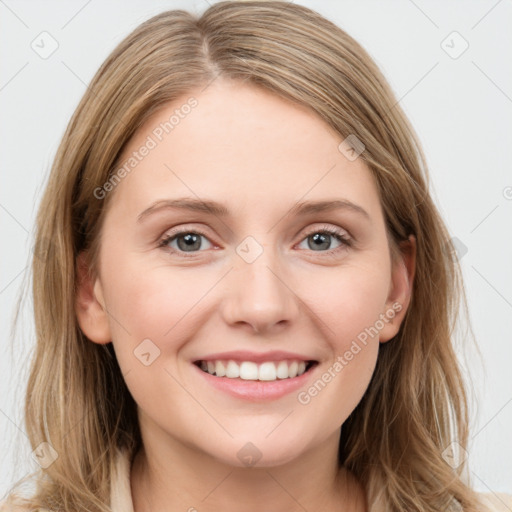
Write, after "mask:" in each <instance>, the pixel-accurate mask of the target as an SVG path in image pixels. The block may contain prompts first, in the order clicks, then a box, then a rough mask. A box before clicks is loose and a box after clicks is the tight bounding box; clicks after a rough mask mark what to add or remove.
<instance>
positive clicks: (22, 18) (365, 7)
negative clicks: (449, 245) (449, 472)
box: [0, 0, 512, 499]
mask: <svg viewBox="0 0 512 512" xmlns="http://www.w3.org/2000/svg"><path fill="white" fill-rule="evenodd" d="M296 3H300V4H303V5H306V6H308V7H312V8H313V9H315V10H317V11H319V12H320V13H321V14H323V15H325V16H326V17H328V18H329V19H331V20H332V21H334V22H335V23H336V24H338V25H340V26H341V27H342V28H343V29H345V30H346V31H347V32H348V33H349V34H351V35H352V36H353V37H355V38H356V39H357V40H358V41H359V42H360V43H362V45H363V46H364V47H365V48H366V49H367V50H368V51H369V53H370V54H371V55H372V56H373V57H374V59H375V60H376V61H377V63H378V65H379V66H380V67H381V69H382V70H383V71H384V74H385V75H386V77H387V78H388V80H389V81H390V83H391V85H392V87H393V89H394V91H395V92H396V95H397V98H399V99H400V104H401V105H402V107H403V108H404V109H405V111H406V113H407V114H408V116H409V117H410V119H411V121H412V123H413V126H414V127H415V129H416V130H417V132H418V134H419V137H420V140H421V142H422V144H423V147H424V150H425V153H426V156H427V159H428V163H429V166H430V170H431V176H432V193H433V196H434V199H435V201H436V203H437V204H438V206H439V208H440V210H441V213H442V215H443V216H444V218H445V220H446V223H447V225H448V227H449V229H450V233H451V234H452V236H454V237H456V238H457V239H458V240H459V241H460V242H458V243H459V247H460V248H461V252H460V256H461V259H460V260H461V264H462V268H463V271H464V277H465V282H466V289H467V293H468V299H469V306H470V317H471V321H472V325H473V328H474V332H475V335H476V337H477V341H478V343H479V346H480V349H481V353H482V356H483V361H480V360H479V358H478V357H477V354H476V352H475V351H474V350H471V346H469V347H467V348H463V347H462V345H461V346H458V349H457V350H458V353H459V355H460V358H461V362H462V364H463V365H464V368H465V372H466V374H467V376H468V380H469V381H470V382H471V383H472V387H473V393H474V400H473V402H472V403H471V407H472V409H471V411H472V418H473V421H472V424H471V444H470V447H469V453H468V456H469V466H470V470H471V472H470V474H471V478H472V481H473V484H474V486H475V488H476V489H477V490H480V491H486V492H489V491H491V490H493V491H502V492H509V493H512V436H511V435H510V433H511V432H512V371H511V368H510V366H511V363H512V337H511V332H512V241H511V234H512V229H511V228H512V171H511V164H512V155H511V146H512V145H511V140H512V137H511V135H512V99H511V98H512V70H511V62H512V31H511V30H510V27H511V26H512V4H511V2H510V1H507V0H505V1H503V0H500V1H496V0H490V1H478V2H475V1H473V2H470V1H468V2H458V1H446V0H442V1H441V0H438V1H429V2H427V1H426V0H422V1H420V0H416V1H412V0H400V1H399V0H397V1H385V2H382V1H369V0H355V1H345V0H344V1H337V2H335V1H322V2H320V1H302V0H301V1H299V0H297V2H296ZM206 7H208V4H207V3H206V1H205V0H196V1H190V2H185V1H181V2H172V1H167V2H166V1H153V2H151V3H150V5H148V3H147V2H143V1H134V0H131V1H109V2H100V1H99V0H89V1H59V2H56V1H46V2H35V1H20V0H18V1H14V0H0V38H1V39H0V40H1V44H0V116H1V117H0V119H1V123H0V130H1V131H0V159H1V166H0V168H1V171H2V185H1V188H0V219H1V223H0V237H1V241H2V263H1V266H0V301H1V311H2V317H1V321H2V324H1V325H2V338H1V344H0V350H1V352H0V354H1V357H0V390H1V394H0V432H2V434H3V435H2V436H1V437H0V454H1V456H0V460H1V465H0V499H1V496H2V495H3V494H4V493H5V492H6V491H7V489H8V488H9V487H10V486H11V485H12V483H13V482H14V480H15V479H18V478H20V477H22V476H23V475H25V474H26V473H27V472H28V471H29V470H31V469H34V468H35V467H36V463H35V462H33V461H32V459H31V457H30V452H31V451H30V448H29V444H28V440H27V438H26V435H25V433H24V424H23V416H22V413H23V411H22V399H23V392H24V389H25V385H26V379H27V365H26V363H25V358H26V357H27V356H28V355H30V352H31V350H32V347H33V343H34V340H33V327H32V319H31V314H32V310H31V307H32V306H31V301H30V298H29V301H28V303H27V307H26V308H25V312H24V314H23V318H22V321H21V322H20V324H21V330H20V331H19V332H18V333H17V335H16V337H15V338H14V340H13V341H12V352H11V340H10V336H9V333H10V324H11V322H12V315H13V311H14V305H15V302H16V299H17V296H18V293H19V291H20V286H21V284H22V282H23V279H26V278H27V277H28V276H27V268H28V267H27V265H28V264H29V257H30V256H31V246H32V243H33V238H32V234H33V223H34V217H35V213H36V209H37V205H38V202H39V199H40V196H41V192H42V187H43V184H44V180H45V178H46V176H47V173H48V170H49V166H50V164H51V161H52V159H53V157H54V155H55V151H56V148H57V145H58V143H59V140H60V137H61V136H62V134H63V132H64V129H65V126H66V124H67V122H68V120H69V117H70V116H71V114H72V112H73V110H74V108H75V107H76V105H77V103H78V101H79V99H80V97H81V96H82V94H83V93H84V91H85V89H86V87H87V84H88V82H89V81H90V79H91V78H92V76H93V74H94V72H95V71H96V70H97V68H98V67H99V66H100V64H101V63H102V61H103V60H104V59H105V58H106V57H107V55H108V54H109V53H110V51H111V50H112V49H113V47H114V46H115V45H116V44H117V43H118V42H119V41H120V40H121V39H122V38H123V37H124V36H125V35H127V34H128V33H129V32H130V31H132V30H133V29H134V28H135V27H136V26H137V25H138V24H139V23H141V22H142V21H144V20H146V19H147V18H149V17H151V16H152V15H154V14H157V13H159V12H161V11H163V10H167V9H174V8H183V9H187V10H192V11H195V12H203V11H204V10H205V8H206ZM45 31H46V32H48V33H49V34H50V35H51V38H53V39H55V40H56V41H57V43H58V48H57V49H56V51H55V52H54V53H53V54H51V55H50V56H47V58H41V56H40V55H39V54H38V53H37V52H36V51H34V49H33V48H32V47H31V45H32V46H34V47H37V46H36V45H39V48H40V49H39V50H38V51H39V52H42V51H45V50H46V51H48V50H49V49H51V44H52V43H51V38H50V37H49V36H47V35H40V34H41V33H42V32H45ZM454 31H456V32H457V33H458V34H459V35H457V34H453V32H454ZM42 38H45V39H42ZM443 41H444V42H443ZM464 41H466V42H467V44H469V47H468V48H467V50H466V51H465V52H464V53H462V54H461V55H460V56H459V55H458V54H459V53H460V51H461V50H462V49H463V48H464V46H465V45H466V43H465V42H464ZM43 46H44V48H43ZM450 54H451V55H450ZM44 56H45V57H46V55H44ZM454 57H457V58H454ZM465 251H467V252H465Z"/></svg>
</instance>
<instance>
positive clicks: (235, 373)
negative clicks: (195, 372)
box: [208, 361, 240, 379]
mask: <svg viewBox="0 0 512 512" xmlns="http://www.w3.org/2000/svg"><path fill="white" fill-rule="evenodd" d="M208 373H211V372H208ZM226 377H228V378H230V379H237V378H238V377H240V367H239V366H238V365H237V364H236V363H235V361H228V366H227V368H226Z"/></svg>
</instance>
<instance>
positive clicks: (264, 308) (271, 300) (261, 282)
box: [221, 249, 299, 334]
mask: <svg viewBox="0 0 512 512" xmlns="http://www.w3.org/2000/svg"><path fill="white" fill-rule="evenodd" d="M270 252H271V251H270V250H269V249H267V250H265V251H264V252H263V254H262V255H261V256H260V257H259V258H258V259H257V260H256V261H254V262H252V263H247V262H246V261H243V260H242V259H238V260H237V261H236V263H235V266H234V268H233V270H232V271H231V272H230V273H229V276H228V282H226V283H225V294H224V300H223V302H222V306H221V314H222V316H223V318H224V320H225V321H226V322H227V323H228V324H229V325H232V326H236V325H240V326H244V327H245V328H246V329H249V330H252V331H254V332H256V333H259V334H262V333H268V334H270V333H272V332H274V331H276V332H277V331H281V330H282V329H283V328H285V327H286V325H288V324H290V323H291V322H292V321H293V320H294V318H296V317H297V315H298V313H299V305H298V298H297V296H296V295H295V293H294V292H293V290H292V289H291V287H290V285H289V284H288V283H287V279H286V276H285V275H284V273H283V272H281V271H280V270H279V266H278V265H276V261H275V259H273V258H270V254H269V253H270ZM235 257H237V258H238V256H237V255H235Z"/></svg>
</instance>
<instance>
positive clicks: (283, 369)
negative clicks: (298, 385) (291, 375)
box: [277, 361, 288, 379]
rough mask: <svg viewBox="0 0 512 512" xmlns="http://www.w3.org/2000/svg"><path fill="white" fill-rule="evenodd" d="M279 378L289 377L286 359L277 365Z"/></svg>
mask: <svg viewBox="0 0 512 512" xmlns="http://www.w3.org/2000/svg"><path fill="white" fill-rule="evenodd" d="M277 378H279V379H287V378H288V365H287V364H286V361H281V362H280V363H279V364H278V365H277Z"/></svg>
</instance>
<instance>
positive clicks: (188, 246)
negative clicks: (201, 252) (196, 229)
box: [178, 233, 201, 251]
mask: <svg viewBox="0 0 512 512" xmlns="http://www.w3.org/2000/svg"><path fill="white" fill-rule="evenodd" d="M182 240H183V241H184V244H182V243H180V242H181V241H182ZM178 246H179V247H180V249H181V250H184V251H190V250H194V249H199V248H200V247H201V239H200V237H199V235H195V234H193V233H188V234H186V235H183V236H180V237H179V238H178Z"/></svg>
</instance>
